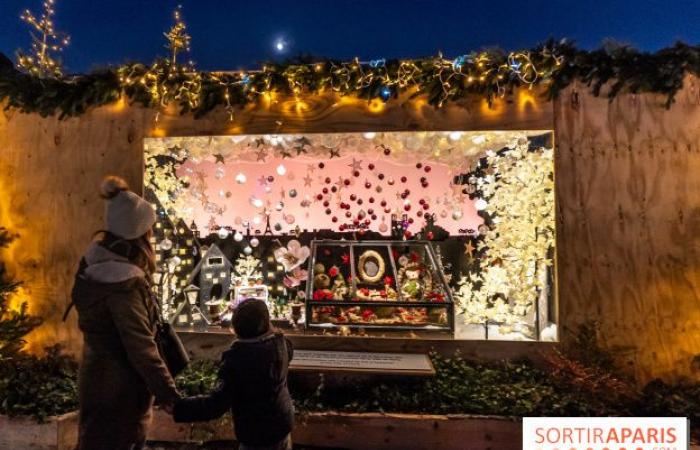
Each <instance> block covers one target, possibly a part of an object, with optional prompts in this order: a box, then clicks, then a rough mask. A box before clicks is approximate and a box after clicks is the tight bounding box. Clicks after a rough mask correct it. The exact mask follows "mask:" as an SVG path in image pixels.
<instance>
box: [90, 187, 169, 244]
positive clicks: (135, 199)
mask: <svg viewBox="0 0 700 450" xmlns="http://www.w3.org/2000/svg"><path fill="white" fill-rule="evenodd" d="M100 195H101V196H102V198H104V199H105V200H107V202H106V203H107V204H106V207H105V227H106V228H107V231H109V232H110V233H112V234H114V235H116V236H119V237H121V238H123V239H136V238H138V237H141V236H143V235H144V234H146V232H147V231H148V230H150V229H151V227H153V224H154V223H156V212H155V210H154V209H153V206H151V204H150V203H149V202H147V201H146V200H144V199H142V198H141V197H139V196H138V195H136V194H135V193H134V192H132V191H130V190H129V185H128V184H126V181H124V180H123V179H121V178H119V177H115V176H112V175H110V176H108V177H105V179H104V180H102V185H101V186H100Z"/></svg>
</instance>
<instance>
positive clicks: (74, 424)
mask: <svg viewBox="0 0 700 450" xmlns="http://www.w3.org/2000/svg"><path fill="white" fill-rule="evenodd" d="M77 443H78V413H77V412H71V413H68V414H64V415H62V416H55V417H49V418H48V419H47V420H46V422H45V423H37V422H36V421H35V420H34V419H33V418H32V417H7V416H1V415H0V448H1V449H12V450H73V449H75V446H76V444H77Z"/></svg>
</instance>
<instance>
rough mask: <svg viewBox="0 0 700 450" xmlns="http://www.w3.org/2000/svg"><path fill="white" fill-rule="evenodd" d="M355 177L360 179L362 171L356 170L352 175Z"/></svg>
mask: <svg viewBox="0 0 700 450" xmlns="http://www.w3.org/2000/svg"><path fill="white" fill-rule="evenodd" d="M352 174H353V175H354V176H356V177H359V176H360V171H359V170H356V171H354V172H353V173H352Z"/></svg>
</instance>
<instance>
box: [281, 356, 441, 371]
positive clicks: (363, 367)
mask: <svg viewBox="0 0 700 450" xmlns="http://www.w3.org/2000/svg"><path fill="white" fill-rule="evenodd" d="M289 368H290V370H294V371H318V372H324V371H333V372H365V373H377V374H382V373H384V374H387V373H388V374H405V375H423V376H431V375H435V369H434V368H433V364H432V363H431V362H430V358H428V355H426V354H422V353H375V352H336V351H325V350H294V358H293V359H292V362H291V364H290V366H289Z"/></svg>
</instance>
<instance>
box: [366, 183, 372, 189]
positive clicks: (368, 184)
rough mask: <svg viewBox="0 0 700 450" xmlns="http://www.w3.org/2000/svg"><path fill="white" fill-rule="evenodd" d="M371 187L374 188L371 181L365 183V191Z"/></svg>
mask: <svg viewBox="0 0 700 450" xmlns="http://www.w3.org/2000/svg"><path fill="white" fill-rule="evenodd" d="M371 187H372V183H370V182H369V181H367V182H365V189H369V188H371Z"/></svg>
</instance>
